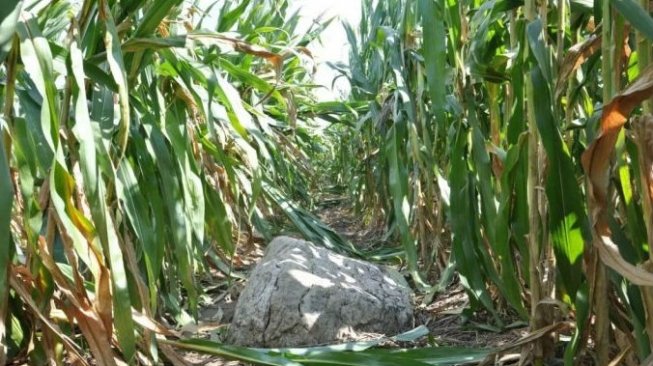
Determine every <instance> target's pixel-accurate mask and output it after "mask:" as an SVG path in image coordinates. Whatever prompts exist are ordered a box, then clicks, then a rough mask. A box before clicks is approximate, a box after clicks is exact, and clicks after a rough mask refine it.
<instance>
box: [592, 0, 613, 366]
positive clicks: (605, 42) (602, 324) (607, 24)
mask: <svg viewBox="0 0 653 366" xmlns="http://www.w3.org/2000/svg"><path fill="white" fill-rule="evenodd" d="M602 1H603V4H602V5H603V14H602V17H603V20H602V24H603V28H602V37H603V38H602V40H601V52H602V57H601V72H602V79H603V105H606V104H607V103H608V102H609V101H610V99H611V98H612V94H613V91H612V90H613V76H612V72H613V65H612V60H613V58H612V57H611V55H612V16H611V15H612V12H611V5H610V1H609V0H602ZM600 240H601V239H600V238H597V237H594V243H598V242H599V241H600ZM592 253H593V256H594V257H597V259H596V260H595V261H594V263H596V268H595V270H594V276H595V278H594V280H593V281H592V282H591V283H592V284H593V290H592V293H593V296H592V302H593V309H594V314H595V323H594V337H595V339H594V341H595V344H596V355H597V362H598V364H600V365H607V364H608V363H609V362H610V342H609V339H608V337H609V335H610V317H609V305H608V304H607V303H606V299H607V298H608V289H609V287H608V278H607V271H606V268H605V265H604V264H603V262H601V261H600V260H598V255H599V254H598V252H597V250H596V248H595V247H593V248H592Z"/></svg>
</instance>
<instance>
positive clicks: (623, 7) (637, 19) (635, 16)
mask: <svg viewBox="0 0 653 366" xmlns="http://www.w3.org/2000/svg"><path fill="white" fill-rule="evenodd" d="M597 2H600V1H597ZM610 4H612V6H614V8H615V9H617V11H618V12H619V13H621V15H623V16H624V18H626V20H628V22H629V23H630V24H632V26H633V27H635V29H637V30H638V31H640V32H642V34H643V35H644V36H645V37H646V38H648V39H650V40H653V18H651V16H650V15H649V13H648V12H647V11H646V10H644V9H643V8H642V6H641V5H640V3H639V2H637V1H634V0H610Z"/></svg>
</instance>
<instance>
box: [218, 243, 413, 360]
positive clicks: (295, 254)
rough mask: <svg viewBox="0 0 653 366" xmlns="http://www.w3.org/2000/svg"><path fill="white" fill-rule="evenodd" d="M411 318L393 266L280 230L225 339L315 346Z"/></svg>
mask: <svg viewBox="0 0 653 366" xmlns="http://www.w3.org/2000/svg"><path fill="white" fill-rule="evenodd" d="M412 319H413V310H412V306H411V303H410V288H409V287H408V285H407V284H406V282H405V280H404V279H403V277H402V276H401V275H400V274H399V273H397V272H396V271H394V270H392V269H390V268H385V267H379V266H376V265H374V264H371V263H367V262H364V261H361V260H356V259H351V258H347V257H345V256H342V255H339V254H336V253H333V252H331V251H329V250H327V249H325V248H322V247H318V246H315V245H314V244H312V243H310V242H307V241H303V240H298V239H293V238H289V237H278V238H276V239H274V240H273V241H272V242H271V243H270V245H269V246H268V248H267V250H266V254H265V256H264V257H263V259H262V260H261V262H260V263H259V264H258V265H257V266H256V268H255V269H254V271H253V272H252V274H251V276H250V278H249V280H248V282H247V284H246V285H245V289H244V290H243V292H242V293H241V294H240V298H239V299H238V304H237V305H236V311H235V314H234V319H233V321H232V323H231V327H230V330H229V335H228V341H229V343H233V344H238V345H244V346H255V347H290V346H308V345H318V344H325V343H333V342H337V341H342V340H347V339H351V338H355V337H356V335H357V334H358V333H362V332H365V333H382V334H396V333H399V332H402V331H405V330H407V329H408V328H410V327H411V325H412Z"/></svg>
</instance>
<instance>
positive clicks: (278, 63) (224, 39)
mask: <svg viewBox="0 0 653 366" xmlns="http://www.w3.org/2000/svg"><path fill="white" fill-rule="evenodd" d="M188 39H191V40H193V41H199V42H203V43H212V42H220V43H223V44H228V45H230V46H231V47H233V48H234V50H236V51H238V52H243V53H247V54H249V55H254V56H258V57H261V58H264V59H266V60H267V61H268V62H269V63H271V64H272V66H273V67H274V72H275V74H276V76H277V81H278V80H279V79H280V78H281V67H282V66H283V57H281V55H279V54H276V53H274V52H271V51H268V50H266V49H265V48H263V47H261V46H258V45H253V44H249V43H247V42H243V41H241V40H239V39H237V38H233V37H228V36H225V35H222V34H189V35H188Z"/></svg>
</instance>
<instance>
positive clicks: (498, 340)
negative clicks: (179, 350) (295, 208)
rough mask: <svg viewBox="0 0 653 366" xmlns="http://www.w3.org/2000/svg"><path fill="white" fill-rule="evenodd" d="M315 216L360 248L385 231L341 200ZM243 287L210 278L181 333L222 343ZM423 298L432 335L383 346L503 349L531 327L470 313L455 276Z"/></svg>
mask: <svg viewBox="0 0 653 366" xmlns="http://www.w3.org/2000/svg"><path fill="white" fill-rule="evenodd" d="M316 214H317V215H318V216H319V217H320V219H321V220H322V221H323V222H325V223H326V224H328V225H329V226H330V227H331V228H333V229H334V230H336V231H337V232H338V233H340V234H341V235H342V236H344V237H345V238H347V239H349V240H350V241H351V242H352V243H354V244H356V245H359V246H360V247H361V248H362V249H369V248H372V247H375V246H377V245H378V244H379V242H380V241H381V240H382V239H383V236H384V231H383V227H382V224H381V223H379V224H376V225H370V224H365V222H364V220H363V219H362V218H360V217H359V216H357V215H355V214H354V213H353V212H352V211H351V210H350V209H349V208H347V207H346V206H343V205H342V204H332V205H329V206H327V207H323V208H321V209H319V210H318V211H317V212H316ZM263 253H264V247H263V243H262V242H260V241H259V242H255V243H251V242H250V243H249V244H244V245H241V246H240V248H239V250H238V255H237V256H236V257H235V258H234V269H235V270H236V271H237V273H241V274H243V275H244V277H246V275H247V273H248V272H249V271H251V270H252V269H253V268H254V266H255V265H256V263H257V262H258V261H259V260H260V258H261V257H262V256H263ZM398 269H399V270H401V268H398ZM436 276H437V274H436ZM243 286H244V279H241V280H236V281H233V282H231V283H229V281H226V279H219V278H218V280H217V281H216V279H208V278H207V283H206V287H205V289H208V290H207V291H206V293H207V296H206V297H205V298H204V302H203V303H202V307H201V309H200V322H199V324H198V325H197V326H192V327H187V329H182V332H185V333H186V334H187V335H192V336H195V337H204V338H207V339H211V340H214V341H221V340H222V336H223V335H224V330H225V329H226V326H227V325H228V324H229V322H230V321H231V319H232V317H233V314H234V309H235V305H236V302H237V299H238V294H239V293H240V291H241V290H242V288H243ZM423 298H424V297H423V295H422V294H416V295H414V297H413V301H414V305H415V327H417V326H419V325H424V326H426V327H427V328H428V329H429V331H430V335H429V337H423V338H422V339H419V340H417V341H415V342H411V343H402V344H400V345H396V344H385V343H384V346H387V347H403V348H411V347H423V346H429V345H430V346H436V345H437V346H460V347H472V348H480V347H489V348H500V347H503V346H506V345H509V344H513V343H514V342H516V341H517V340H518V339H520V338H522V337H524V336H525V335H527V333H528V329H527V325H526V324H525V323H523V322H520V321H518V318H517V317H516V316H514V314H510V313H509V312H507V313H506V314H504V315H505V319H502V320H503V321H504V323H505V324H510V326H508V327H506V328H509V330H505V329H504V330H502V331H499V330H498V329H493V327H492V326H491V325H489V323H491V322H490V321H489V317H488V316H487V314H467V312H468V310H466V309H468V308H469V298H468V297H467V295H466V293H465V291H464V290H463V288H462V285H461V284H460V283H459V281H458V280H457V279H454V281H453V283H452V284H450V285H449V286H448V287H447V288H446V290H445V291H444V292H442V293H439V294H437V295H436V296H434V297H433V300H432V302H430V303H429V304H423ZM514 352H519V350H516V351H514ZM514 352H513V353H511V352H505V353H504V354H503V355H502V357H503V360H504V362H501V363H500V364H503V365H510V364H515V363H514V362H516V360H517V359H518V356H519V354H515V353H514ZM184 360H185V362H186V363H187V364H189V365H209V366H220V365H242V364H241V363H239V362H231V361H225V360H223V359H221V358H219V357H213V356H207V355H201V354H197V353H193V352H190V353H185V354H184Z"/></svg>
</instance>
